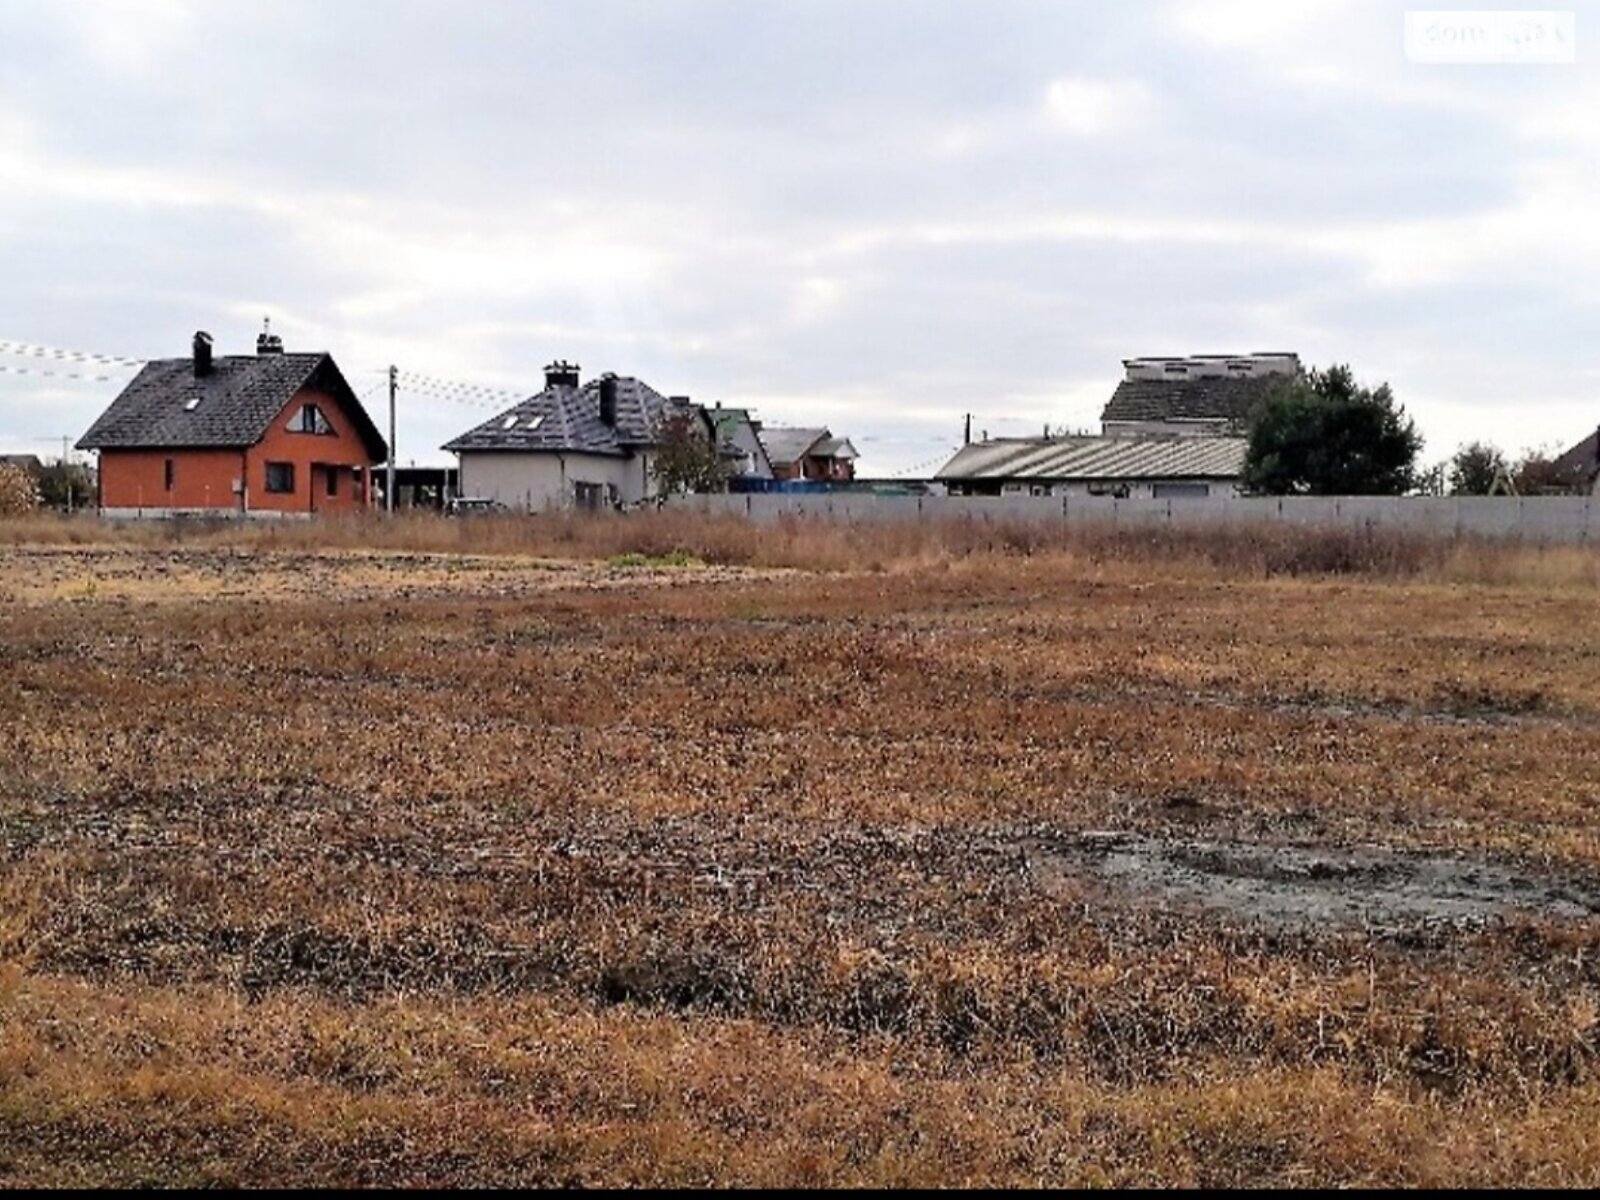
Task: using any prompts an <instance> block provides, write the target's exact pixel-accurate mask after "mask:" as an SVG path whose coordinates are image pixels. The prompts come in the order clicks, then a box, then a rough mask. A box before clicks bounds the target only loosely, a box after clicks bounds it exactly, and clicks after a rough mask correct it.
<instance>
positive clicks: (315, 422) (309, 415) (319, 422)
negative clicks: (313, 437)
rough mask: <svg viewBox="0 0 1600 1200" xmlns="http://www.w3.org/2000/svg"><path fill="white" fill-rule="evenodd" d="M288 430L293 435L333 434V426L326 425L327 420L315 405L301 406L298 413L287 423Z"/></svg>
mask: <svg viewBox="0 0 1600 1200" xmlns="http://www.w3.org/2000/svg"><path fill="white" fill-rule="evenodd" d="M289 428H290V430H291V431H293V432H294V433H324V434H326V433H332V432H333V426H332V425H330V424H328V418H327V417H325V416H323V415H322V410H321V409H320V408H318V407H317V406H316V405H315V404H302V405H301V406H300V411H299V413H297V414H296V415H295V418H294V420H293V421H291V422H290V423H289Z"/></svg>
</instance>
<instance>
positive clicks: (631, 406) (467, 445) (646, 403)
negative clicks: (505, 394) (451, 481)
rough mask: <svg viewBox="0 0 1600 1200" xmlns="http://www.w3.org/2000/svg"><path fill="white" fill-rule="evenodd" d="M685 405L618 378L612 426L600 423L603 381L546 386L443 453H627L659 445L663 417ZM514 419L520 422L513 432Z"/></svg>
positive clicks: (629, 379) (629, 378)
mask: <svg viewBox="0 0 1600 1200" xmlns="http://www.w3.org/2000/svg"><path fill="white" fill-rule="evenodd" d="M681 407H682V406H681V405H677V404H675V403H674V402H673V401H671V400H669V399H667V397H665V396H663V395H662V394H661V393H660V392H658V391H656V390H655V389H654V388H653V387H651V386H650V385H649V384H647V383H643V382H641V381H639V380H637V379H634V378H633V377H632V376H627V375H619V376H618V377H617V423H616V425H615V426H610V425H607V424H606V423H605V422H604V421H602V420H601V419H600V381H599V380H598V379H591V380H590V381H589V382H588V383H586V384H584V385H583V386H582V387H581V388H570V387H547V388H545V389H544V391H542V392H539V393H538V394H536V395H533V396H529V397H528V398H527V399H526V400H523V401H521V402H520V403H518V404H515V405H513V406H512V407H510V408H508V409H506V410H504V411H503V412H501V413H499V414H498V415H496V416H494V417H491V418H490V419H489V420H487V421H485V422H484V423H483V424H482V425H479V426H478V427H477V428H475V429H470V430H468V431H467V432H466V433H463V434H462V435H461V436H460V437H458V438H455V439H454V440H452V441H449V442H446V443H445V445H444V449H446V450H452V451H460V450H549V451H563V452H568V453H580V454H610V455H625V454H627V453H629V451H630V450H632V449H633V448H634V447H637V446H652V445H654V444H655V443H656V441H657V432H656V431H657V430H658V429H659V428H660V425H661V420H662V418H663V417H664V416H665V415H666V414H667V413H668V412H672V411H676V410H678V409H679V408H681ZM512 417H515V418H516V421H515V422H514V423H513V424H512V426H511V427H510V428H509V429H508V428H506V422H507V420H508V419H509V418H512Z"/></svg>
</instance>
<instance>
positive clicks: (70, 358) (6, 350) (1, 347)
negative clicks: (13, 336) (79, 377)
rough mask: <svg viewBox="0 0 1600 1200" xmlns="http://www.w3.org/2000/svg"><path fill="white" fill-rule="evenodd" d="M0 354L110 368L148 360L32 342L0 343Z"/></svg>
mask: <svg viewBox="0 0 1600 1200" xmlns="http://www.w3.org/2000/svg"><path fill="white" fill-rule="evenodd" d="M0 354H11V355H16V356H19V357H28V358H51V359H55V360H56V361H57V362H92V363H102V364H104V365H105V366H111V367H142V366H144V364H145V363H146V362H148V361H149V360H148V359H144V358H124V357H122V356H121V355H117V354H94V353H91V352H90V351H88V350H60V349H56V348H55V347H52V346H39V345H35V344H34V343H32V342H13V341H0Z"/></svg>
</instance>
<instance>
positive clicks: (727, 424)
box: [702, 405, 772, 473]
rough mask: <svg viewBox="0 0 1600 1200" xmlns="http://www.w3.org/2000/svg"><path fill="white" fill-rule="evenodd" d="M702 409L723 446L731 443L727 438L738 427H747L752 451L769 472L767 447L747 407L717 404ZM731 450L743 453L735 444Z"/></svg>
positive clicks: (770, 467) (769, 459)
mask: <svg viewBox="0 0 1600 1200" xmlns="http://www.w3.org/2000/svg"><path fill="white" fill-rule="evenodd" d="M702 411H704V412H705V414H706V417H707V419H708V420H710V422H711V427H712V430H713V432H714V433H715V435H716V439H717V441H718V442H719V443H720V444H721V445H722V446H723V447H724V448H727V447H728V446H729V445H731V443H730V441H729V439H730V438H732V437H733V436H734V435H735V434H736V433H737V432H738V431H739V430H740V429H748V430H749V433H750V440H751V441H753V442H754V443H755V448H754V453H756V454H758V455H760V456H761V465H762V466H764V467H765V468H766V470H767V471H768V472H769V473H770V472H771V471H772V459H771V457H769V456H768V454H767V447H766V445H765V443H763V442H762V440H761V432H760V430H759V429H758V427H757V426H756V423H755V420H754V418H752V417H751V416H750V410H749V409H748V408H723V407H722V406H721V405H718V406H717V407H715V408H707V409H704V410H702ZM733 452H734V453H735V454H736V455H738V456H742V455H743V454H744V453H745V451H744V450H741V449H739V448H738V447H737V446H734V447H733Z"/></svg>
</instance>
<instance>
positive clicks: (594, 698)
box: [0, 522, 1600, 1186]
mask: <svg viewBox="0 0 1600 1200" xmlns="http://www.w3.org/2000/svg"><path fill="white" fill-rule="evenodd" d="M465 524H467V523H463V525H465ZM7 528H9V530H10V532H9V535H8V540H9V541H11V542H12V543H13V544H14V548H13V549H11V550H9V551H4V552H0V649H3V653H4V658H3V661H0V1184H4V1183H45V1184H74V1183H77V1184H81V1183H108V1182H109V1183H142V1182H153V1183H189V1184H193V1183H243V1184H274V1183H275V1184H299V1183H318V1182H320V1183H357V1184H361V1183H424V1184H441V1183H461V1182H497V1183H544V1184H557V1183H630V1184H648V1183H709V1182H716V1183H733V1182H742V1183H755V1184H788V1183H800V1184H808V1183H809V1184H847V1183H861V1184H950V1183H1002V1184H1032V1183H1051V1184H1062V1183H1077V1184H1099V1183H1114V1184H1126V1183H1135V1184H1137V1183H1168V1184H1171V1183H1182V1184H1238V1183H1252V1184H1256V1183H1287V1184H1310V1183H1356V1184H1371V1183H1409V1184H1469V1183H1514V1182H1539V1183H1552V1184H1565V1185H1590V1186H1592V1185H1594V1184H1595V1183H1596V1182H1600V1150H1597V1148H1596V1143H1595V1142H1594V1139H1593V1138H1592V1136H1591V1131H1592V1129H1593V1128H1594V1126H1595V1123H1596V1120H1597V1118H1600V1076H1597V1072H1596V1054H1597V1051H1600V1024H1597V1022H1600V974H1597V971H1600V967H1597V964H1600V922H1597V921H1595V920H1593V919H1591V920H1587V921H1584V920H1566V919H1555V918H1552V917H1549V916H1547V915H1543V914H1540V913H1537V912H1534V913H1525V914H1522V915H1519V916H1515V917H1511V918H1507V919H1505V920H1496V921H1489V922H1487V923H1484V922H1468V923H1461V922H1455V923H1450V922H1445V923H1443V924H1431V925H1426V926H1416V927H1407V928H1404V929H1398V930H1396V929H1368V930H1363V929H1361V928H1352V927H1345V926H1332V927H1326V928H1322V927H1310V928H1300V927H1290V928H1285V927H1279V926H1276V925H1273V924H1270V923H1268V924H1261V923H1257V922H1252V921H1248V920H1244V919H1239V918H1235V917H1231V916H1229V915H1227V914H1226V913H1219V912H1216V911H1206V910H1195V909H1192V908H1187V907H1182V906H1179V907H1173V906H1171V905H1169V904H1163V903H1161V902H1160V901H1159V898H1156V897H1140V896H1138V895H1127V894H1120V893H1108V892H1106V891H1104V890H1103V889H1099V888H1096V887H1094V886H1091V885H1089V884H1088V883H1086V882H1084V881H1083V880H1077V879H1072V878H1066V879H1062V878H1056V877H1053V876H1048V875H1047V874H1046V873H1043V872H1041V869H1040V868H1039V864H1038V859H1037V855H1036V853H1035V851H1034V849H1032V848H1033V847H1036V846H1037V845H1038V844H1039V842H1040V839H1048V838H1051V837H1059V836H1066V835H1069V834H1071V833H1072V832H1073V831H1079V830H1091V829H1105V828H1118V829H1125V830H1132V831H1137V832H1139V833H1141V834H1145V835H1149V836H1161V837H1192V836H1203V837H1205V838H1208V839H1214V840H1218V841H1240V842H1249V843H1278V842H1294V843H1299V844H1313V845H1323V846H1350V845H1369V844H1380V845H1385V846H1391V847H1400V848H1410V849H1412V850H1423V849H1426V850H1429V851H1434V852H1446V853H1450V854H1458V855H1462V856H1466V857H1468V858H1471V859H1473V860H1477V859H1482V860H1483V861H1495V862H1501V863H1512V864H1515V865H1516V867H1517V869H1518V870H1520V871H1522V872H1524V873H1526V874H1528V875H1529V876H1530V877H1531V876H1548V877H1550V878H1555V877H1556V876H1570V877H1572V878H1573V879H1593V878H1595V876H1596V874H1597V872H1600V812H1597V811H1596V810H1595V808H1594V804H1593V801H1594V797H1595V792H1596V786H1597V780H1600V687H1597V686H1596V685H1597V683H1600V665H1597V664H1600V619H1597V617H1596V613H1595V606H1594V596H1593V594H1592V590H1591V588H1592V581H1591V580H1590V579H1589V577H1588V576H1586V575H1585V569H1583V568H1574V567H1572V565H1571V564H1572V563H1575V562H1579V561H1581V560H1578V559H1566V558H1563V559H1562V560H1561V561H1562V562H1563V563H1564V564H1566V565H1563V566H1562V567H1561V568H1560V569H1559V570H1558V571H1554V572H1551V571H1549V570H1546V569H1542V568H1540V567H1539V566H1538V562H1539V560H1537V559H1536V558H1532V557H1527V558H1522V559H1516V560H1511V559H1506V558H1493V557H1492V556H1488V557H1485V558H1484V560H1483V562H1482V563H1480V565H1479V566H1478V567H1476V568H1473V569H1472V570H1471V571H1470V572H1467V574H1469V575H1470V577H1471V578H1472V579H1473V580H1474V582H1472V583H1470V584H1468V583H1461V582H1452V581H1450V580H1449V579H1448V578H1446V576H1448V575H1449V573H1450V571H1452V570H1459V569H1460V565H1459V560H1450V561H1445V560H1441V562H1440V563H1438V564H1435V565H1433V566H1424V567H1421V568H1418V569H1416V570H1413V569H1412V568H1410V567H1407V568H1406V569H1405V570H1404V571H1402V572H1399V574H1398V576H1397V575H1396V574H1395V573H1394V572H1391V571H1389V570H1387V569H1385V568H1383V567H1382V566H1381V565H1377V564H1375V563H1371V562H1369V563H1368V564H1367V566H1366V567H1364V568H1363V571H1364V572H1365V573H1357V574H1353V575H1352V574H1345V575H1340V576H1338V577H1335V578H1330V577H1326V576H1318V577H1312V578H1300V577H1292V576H1288V575H1282V574H1278V573H1275V572H1274V571H1272V570H1270V569H1268V567H1266V566H1264V565H1263V564H1262V562H1261V560H1259V559H1255V560H1251V561H1249V562H1244V563H1243V564H1242V565H1236V566H1234V567H1229V566H1228V565H1227V563H1226V561H1225V559H1224V557H1223V555H1222V554H1221V552H1220V551H1218V550H1216V549H1215V548H1213V549H1211V550H1206V549H1205V548H1203V547H1202V548H1198V549H1197V548H1195V547H1189V548H1188V549H1187V550H1183V551H1182V552H1178V553H1175V556H1171V557H1163V558H1161V559H1160V560H1159V561H1155V560H1153V559H1148V556H1149V555H1150V554H1153V553H1154V551H1153V550H1152V549H1150V548H1145V549H1140V548H1138V547H1137V546H1135V547H1132V548H1129V547H1121V548H1116V547H1112V548H1110V549H1108V548H1107V547H1104V546H1101V547H1095V546H1090V545H1086V544H1085V545H1074V546H1066V545H1052V546H1031V545H1027V546H1019V545H1014V544H1004V545H994V546H992V547H989V548H987V549H986V548H985V547H984V546H983V545H982V544H981V543H979V542H976V541H974V542H972V543H970V544H967V545H964V546H959V547H957V548H953V549H952V548H948V547H946V548H944V549H939V548H937V547H934V546H932V545H930V544H929V543H927V542H926V541H922V540H917V539H921V538H923V537H924V536H925V534H923V533H918V534H913V533H910V532H901V533H887V532H885V531H882V530H879V531H876V532H873V531H866V532H861V533H859V534H849V535H845V534H841V533H840V532H839V531H833V532H831V533H829V532H828V531H822V532H820V533H819V532H818V531H817V530H814V529H810V528H807V527H799V528H796V529H793V530H790V531H789V533H788V534H787V535H786V536H790V537H791V538H792V541H791V542H790V543H789V544H788V545H787V546H775V545H772V544H769V542H770V541H771V539H770V536H766V537H761V538H754V539H753V540H752V535H751V534H750V532H749V531H748V529H738V530H735V529H729V530H727V531H718V530H711V531H709V532H702V534H701V536H702V537H703V539H704V540H703V541H701V542H699V543H695V542H693V541H692V539H691V538H690V536H689V534H690V533H692V532H693V531H692V530H686V529H685V528H684V527H682V526H680V525H663V526H660V527H656V528H655V532H653V533H652V534H651V536H652V537H655V536H657V535H659V541H658V542H656V543H651V544H644V543H642V542H641V540H640V536H639V534H638V532H637V529H638V528H644V527H643V526H640V527H637V528H635V530H634V531H633V532H631V533H628V534H627V535H626V536H623V535H622V534H619V533H617V532H616V531H617V530H618V529H622V528H623V526H622V524H621V523H597V524H596V525H594V526H593V527H587V526H578V527H574V529H575V530H576V532H574V533H573V535H572V536H573V539H574V540H573V541H571V542H568V543H559V542H557V543H555V548H552V544H551V543H549V542H545V541H538V540H533V539H534V535H532V534H528V533H527V532H526V531H525V530H523V529H521V528H520V527H519V528H517V529H515V530H514V531H513V529H512V527H511V526H509V525H508V526H506V527H505V531H502V530H501V529H500V528H499V527H490V526H485V525H475V526H474V529H475V532H473V533H472V534H470V535H459V534H458V533H457V530H458V529H459V528H461V527H458V526H454V525H449V524H447V523H443V522H436V523H434V524H432V525H419V526H418V528H419V529H420V530H424V531H425V532H426V534H427V536H428V537H434V536H440V537H453V536H471V537H472V538H474V539H481V540H479V541H476V542H474V544H473V549H474V551H476V552H477V554H476V556H473V557H461V556H458V555H453V554H438V553H432V552H430V548H428V547H424V546H418V545H405V546H401V545H393V544H391V545H388V546H387V547H385V548H384V550H382V551H381V552H377V553H372V552H363V551H360V550H358V549H357V548H355V546H354V545H351V546H347V547H343V548H337V549H333V550H328V549H323V550H320V551H318V550H313V549H312V548H311V547H310V546H309V545H307V544H294V543H292V542H286V541H284V540H276V541H272V542H270V543H269V544H267V545H242V544H239V543H237V542H236V541H230V540H229V539H233V538H238V537H239V536H241V535H240V531H237V530H223V531H219V532H216V533H207V534H204V535H202V536H201V537H200V538H199V539H198V540H196V539H191V538H186V539H185V540H184V541H183V542H182V544H181V545H177V546H169V545H161V544H156V543H154V542H152V543H151V544H149V545H146V544H145V540H146V539H152V538H156V537H157V536H158V535H155V534H151V533H148V532H146V531H144V530H142V529H141V530H133V531H116V532H112V533H109V534H108V533H106V532H105V531H99V530H97V531H96V534H95V536H94V537H93V538H92V539H87V541H88V542H92V543H94V544H83V545H70V544H68V545H63V544H61V542H62V541H63V538H62V537H61V536H59V533H60V529H68V530H71V531H72V532H73V533H74V534H76V532H77V531H79V530H80V529H86V528H94V527H92V526H77V525H73V526H61V527H56V526H50V527H48V528H47V533H48V536H45V535H38V534H37V533H36V530H37V528H38V527H36V526H29V527H28V529H27V530H26V531H24V532H23V533H19V532H18V531H17V529H16V528H15V527H7ZM596 531H599V532H596ZM164 536H168V535H164ZM245 536H246V537H247V538H264V537H266V536H267V535H266V534H260V533H256V532H255V531H246V533H245ZM276 536H277V538H278V539H284V538H290V537H300V538H312V537H321V538H324V539H337V538H338V537H339V536H343V535H342V534H340V533H339V532H338V531H337V530H334V531H329V530H320V531H309V532H307V531H302V530H284V531H280V532H279V533H278V534H277V535H276ZM396 536H398V535H396ZM540 536H544V535H540ZM613 536H616V537H618V538H619V540H617V541H615V542H613V541H608V540H606V539H609V538H612V537H613ZM855 536H859V537H862V538H868V537H877V538H897V537H902V536H903V537H906V538H908V539H912V540H911V541H908V542H907V543H906V544H905V545H904V546H902V547H900V548H899V549H898V550H896V551H895V552H894V553H890V552H889V550H888V549H885V548H884V545H883V544H882V543H879V545H878V549H879V550H880V551H881V552H880V553H877V554H876V555H874V556H873V557H872V559H870V560H865V561H863V562H858V563H857V566H864V565H870V562H872V561H875V562H876V565H877V566H878V567H880V568H882V569H880V570H846V569H843V568H844V567H846V566H847V565H848V564H847V563H846V562H845V560H844V558H843V557H842V555H843V553H844V551H842V550H840V549H839V548H838V545H837V544H836V545H835V549H834V550H833V551H832V553H835V554H838V555H841V557H840V558H837V559H829V560H828V565H829V566H830V567H832V568H836V569H834V570H832V571H830V573H826V574H809V573H805V572H797V571H792V570H771V569H767V568H778V567H788V566H792V565H793V563H794V562H795V561H797V559H798V558H799V557H800V556H801V553H802V551H803V552H805V553H812V552H816V546H813V545H812V544H811V543H810V542H808V541H807V540H806V539H809V538H819V539H820V538H824V537H831V538H833V539H834V540H835V542H836V543H837V542H838V540H839V539H840V538H841V537H855ZM949 536H952V537H953V536H954V535H949ZM973 536H976V535H973ZM990 536H995V535H994V534H993V533H991V535H990ZM501 537H504V538H506V539H507V540H506V541H505V542H504V543H502V542H500V541H498V540H497V539H499V538H501ZM719 538H726V539H728V541H727V543H726V547H725V550H726V552H724V553H719V552H718V551H717V547H718V545H721V544H722V543H719V542H718V541H717V540H716V539H719ZM740 538H742V539H745V541H744V542H736V539H740ZM212 539H216V540H212ZM736 544H738V545H743V546H744V549H743V550H740V551H739V552H737V553H735V552H734V551H733V550H732V549H727V547H732V546H734V545H736ZM845 544H850V543H848V542H847V543H845ZM562 545H565V546H566V550H565V551H563V550H562V549H561V548H560V547H561V546H562ZM580 547H582V548H583V549H584V551H585V552H587V553H589V554H591V555H592V554H601V555H603V556H609V555H610V554H615V553H625V552H630V551H639V552H656V553H660V552H663V551H665V550H667V549H671V548H680V547H681V548H686V549H691V550H693V551H695V552H696V553H699V554H700V555H701V556H702V557H704V558H706V559H707V560H708V561H715V562H720V563H725V564H726V563H733V564H737V567H736V568H735V567H712V568H704V569H702V568H680V569H670V570H668V569H662V570H656V569H645V570H637V569H620V568H609V567H605V566H603V565H602V566H597V565H594V564H592V563H589V564H584V563H581V562H567V563H562V562H557V561H551V560H552V559H556V558H562V557H568V558H577V557H579V556H580V555H579V548H580ZM853 548H854V549H855V550H860V549H861V547H860V546H854V547H853ZM1178 549H1181V548H1175V547H1172V546H1168V547H1165V548H1164V549H1162V553H1163V554H1164V555H1165V554H1167V553H1168V552H1173V551H1176V550H1178ZM1453 553H1460V549H1459V548H1457V550H1456V551H1453ZM1480 553H1487V552H1480ZM1451 561H1454V562H1455V563H1456V565H1455V566H1454V567H1452V566H1451V565H1450V562H1451ZM755 568H762V569H755Z"/></svg>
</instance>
